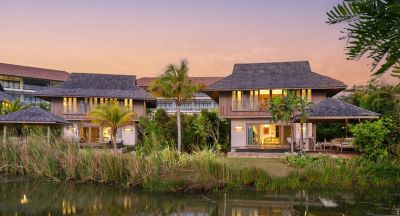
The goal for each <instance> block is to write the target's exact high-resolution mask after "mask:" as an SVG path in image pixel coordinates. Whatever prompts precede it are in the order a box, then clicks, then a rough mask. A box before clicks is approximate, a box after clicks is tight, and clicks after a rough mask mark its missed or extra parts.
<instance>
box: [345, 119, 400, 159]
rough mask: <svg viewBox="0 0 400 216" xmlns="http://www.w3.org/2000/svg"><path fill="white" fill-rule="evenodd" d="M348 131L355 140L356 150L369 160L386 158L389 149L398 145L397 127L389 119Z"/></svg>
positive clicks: (358, 126) (353, 127)
mask: <svg viewBox="0 0 400 216" xmlns="http://www.w3.org/2000/svg"><path fill="white" fill-rule="evenodd" d="M350 130H351V132H352V133H353V136H354V138H355V146H356V148H357V150H358V151H360V152H362V153H364V154H363V156H364V157H365V158H367V159H371V160H379V159H384V158H387V157H388V156H389V153H390V152H389V150H390V147H391V146H392V145H398V142H399V140H400V136H399V135H400V134H399V132H398V128H397V125H396V124H395V122H394V121H393V120H391V119H389V118H382V119H379V120H377V121H374V122H365V123H360V124H357V125H355V126H352V127H350Z"/></svg>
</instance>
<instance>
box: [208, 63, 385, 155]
mask: <svg viewBox="0 0 400 216" xmlns="http://www.w3.org/2000/svg"><path fill="white" fill-rule="evenodd" d="M345 88H346V85H345V84H344V83H343V82H341V81H339V80H336V79H333V78H330V77H327V76H323V75H321V74H318V73H315V72H313V71H312V70H311V68H310V65H309V63H308V62H307V61H299V62H276V63H255V64H235V65H234V68H233V72H232V74H231V75H229V76H227V77H225V78H223V79H221V80H219V81H217V82H215V83H213V84H211V85H210V86H208V88H207V89H206V92H207V94H208V95H210V96H211V97H212V98H213V99H214V100H216V101H218V102H219V112H220V116H221V117H222V118H226V119H230V120H231V148H232V151H240V150H242V149H255V148H256V149H279V150H281V149H283V150H288V149H290V144H291V142H292V140H291V134H290V133H291V130H290V125H289V124H288V123H286V122H274V121H273V120H272V117H271V115H270V113H269V108H270V101H271V99H273V98H276V97H285V96H286V95H287V94H288V93H289V92H293V93H294V94H296V95H297V96H299V97H302V98H303V99H305V100H308V101H309V102H312V103H313V104H315V106H317V107H318V111H314V112H312V113H310V114H311V115H310V116H311V117H312V118H313V122H309V123H306V124H304V126H303V133H304V134H303V137H304V138H306V142H307V146H309V145H308V142H311V141H314V143H315V137H316V130H317V128H316V124H315V121H330V120H343V121H347V120H354V119H358V120H360V119H369V118H378V117H379V115H378V114H376V113H373V112H370V111H368V110H364V109H361V108H359V107H355V106H353V105H349V104H346V103H344V102H340V101H338V100H335V99H333V100H331V99H328V101H325V100H326V99H327V98H329V97H332V96H334V95H335V94H337V93H338V92H340V91H342V90H344V89H345ZM318 104H321V105H320V106H318ZM327 106H328V107H327ZM328 108H329V109H328ZM294 128H295V129H294V130H293V137H294V140H293V142H294V143H295V144H296V147H297V148H304V147H303V146H300V144H299V143H300V141H299V139H300V131H301V130H300V129H301V128H300V124H299V123H296V124H295V126H294ZM308 148H309V147H308ZM307 150H309V149H307Z"/></svg>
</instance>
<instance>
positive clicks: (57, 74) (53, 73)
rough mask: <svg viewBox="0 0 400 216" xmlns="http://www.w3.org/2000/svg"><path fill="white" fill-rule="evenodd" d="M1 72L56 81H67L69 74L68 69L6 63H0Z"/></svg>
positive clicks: (2, 73)
mask: <svg viewBox="0 0 400 216" xmlns="http://www.w3.org/2000/svg"><path fill="white" fill-rule="evenodd" d="M0 74H1V75H9V76H19V77H27V78H36V79H45V80H54V81H65V80H67V78H68V76H69V73H68V72H66V71H61V70H52V69H45V68H37V67H29V66H21V65H13V64H6V63H0Z"/></svg>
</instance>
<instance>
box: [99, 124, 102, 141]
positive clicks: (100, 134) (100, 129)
mask: <svg viewBox="0 0 400 216" xmlns="http://www.w3.org/2000/svg"><path fill="white" fill-rule="evenodd" d="M102 143H103V127H102V126H100V127H99V144H100V145H101V144H102Z"/></svg>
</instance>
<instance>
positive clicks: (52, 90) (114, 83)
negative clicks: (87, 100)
mask: <svg viewBox="0 0 400 216" xmlns="http://www.w3.org/2000/svg"><path fill="white" fill-rule="evenodd" d="M135 82H136V77H135V76H129V75H114V74H91V73H72V74H71V75H70V76H69V78H68V79H67V81H65V82H64V83H61V84H59V85H56V86H53V87H48V88H45V89H44V90H42V91H39V92H37V93H36V94H35V95H36V96H38V97H42V98H49V97H105V98H132V99H141V100H153V97H152V96H151V95H150V94H149V93H148V92H146V91H145V90H143V89H142V88H140V87H138V86H137V85H135Z"/></svg>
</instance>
